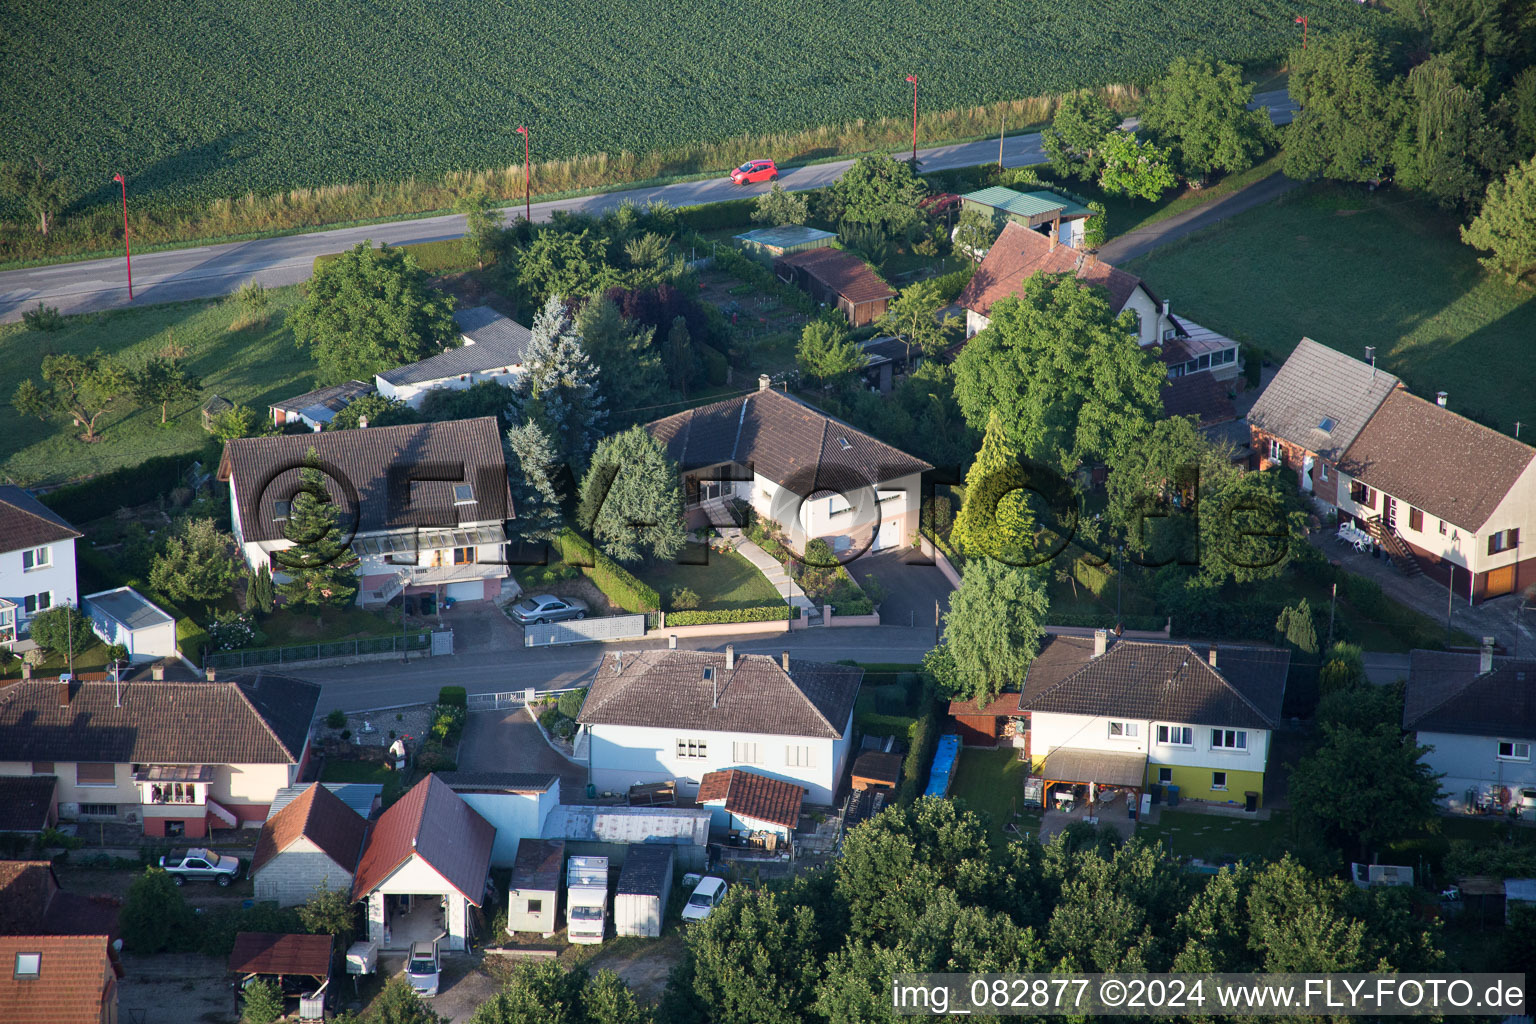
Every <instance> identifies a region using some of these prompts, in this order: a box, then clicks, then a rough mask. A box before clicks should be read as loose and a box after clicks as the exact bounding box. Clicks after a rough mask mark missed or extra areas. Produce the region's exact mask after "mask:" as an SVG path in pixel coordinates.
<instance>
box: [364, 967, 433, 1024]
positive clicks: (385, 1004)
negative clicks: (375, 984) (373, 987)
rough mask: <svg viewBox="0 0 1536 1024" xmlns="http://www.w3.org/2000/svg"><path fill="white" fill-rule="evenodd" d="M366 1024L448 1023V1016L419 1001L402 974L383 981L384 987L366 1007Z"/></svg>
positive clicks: (419, 998)
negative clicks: (370, 1004)
mask: <svg viewBox="0 0 1536 1024" xmlns="http://www.w3.org/2000/svg"><path fill="white" fill-rule="evenodd" d="M367 1020H368V1024H448V1018H447V1017H443V1016H440V1015H439V1014H438V1013H437V1011H436V1010H433V1009H431V1008H429V1007H428V1006H427V1004H426V1003H424V1002H422V1001H421V997H420V996H418V995H417V994H416V993H415V992H414V991H413V990H412V989H411V984H410V982H408V981H406V980H405V975H404V974H396V975H394V976H393V977H392V978H390V979H389V980H388V981H386V982H385V983H384V989H383V991H381V992H380V993H379V995H378V998H377V999H375V1000H374V1001H373V1005H372V1006H370V1007H369V1008H368V1017H367Z"/></svg>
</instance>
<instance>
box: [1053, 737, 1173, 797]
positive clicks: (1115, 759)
mask: <svg viewBox="0 0 1536 1024" xmlns="http://www.w3.org/2000/svg"><path fill="white" fill-rule="evenodd" d="M1037 774H1038V775H1039V776H1040V777H1041V778H1043V779H1044V780H1045V781H1046V784H1047V785H1049V784H1051V783H1054V782H1071V783H1080V784H1084V785H1086V784H1088V783H1097V784H1098V785H1100V786H1125V787H1129V788H1132V789H1141V788H1142V786H1143V785H1144V784H1145V779H1146V776H1147V755H1146V754H1122V753H1118V752H1115V751H1110V750H1089V749H1087V748H1085V747H1057V748H1056V749H1055V750H1052V751H1051V752H1050V753H1049V754H1047V755H1046V757H1045V764H1044V765H1043V766H1042V767H1041V769H1040V771H1039V772H1038V773H1037Z"/></svg>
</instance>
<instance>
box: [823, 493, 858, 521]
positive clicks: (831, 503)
mask: <svg viewBox="0 0 1536 1024" xmlns="http://www.w3.org/2000/svg"><path fill="white" fill-rule="evenodd" d="M839 502H841V503H842V506H843V507H842V508H838V507H837V506H838V503H839ZM852 511H853V504H852V503H851V502H849V500H848V499H847V498H845V497H843V496H842V495H841V494H834V495H832V497H830V498H828V499H827V518H828V519H831V518H832V517H834V516H841V515H847V514H848V513H849V512H852Z"/></svg>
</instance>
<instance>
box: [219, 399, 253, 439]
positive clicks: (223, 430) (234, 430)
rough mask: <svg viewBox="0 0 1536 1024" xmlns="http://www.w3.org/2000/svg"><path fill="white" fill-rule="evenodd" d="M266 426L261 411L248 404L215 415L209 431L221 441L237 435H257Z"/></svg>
mask: <svg viewBox="0 0 1536 1024" xmlns="http://www.w3.org/2000/svg"><path fill="white" fill-rule="evenodd" d="M266 428H267V422H266V420H264V419H263V418H262V416H261V414H260V413H259V412H257V411H256V410H255V409H252V408H251V407H250V406H248V405H237V406H234V407H233V408H230V409H225V410H224V411H223V412H221V413H219V414H218V415H217V416H215V417H214V418H213V424H212V427H211V429H210V430H209V433H211V434H212V435H213V436H214V437H216V438H218V439H219V440H220V441H233V440H234V439H235V438H237V437H255V436H257V435H258V434H261V433H264V432H265V431H266Z"/></svg>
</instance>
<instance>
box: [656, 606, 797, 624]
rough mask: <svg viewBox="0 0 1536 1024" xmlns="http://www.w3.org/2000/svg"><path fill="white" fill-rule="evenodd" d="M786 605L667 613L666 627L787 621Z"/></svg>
mask: <svg viewBox="0 0 1536 1024" xmlns="http://www.w3.org/2000/svg"><path fill="white" fill-rule="evenodd" d="M789 608H790V606H789V605H787V604H769V605H759V606H758V607H756V608H726V609H723V610H721V611H712V612H708V611H705V612H697V611H695V612H668V613H667V625H668V626H706V625H713V624H715V623H719V622H772V621H774V620H775V619H788V618H789Z"/></svg>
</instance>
